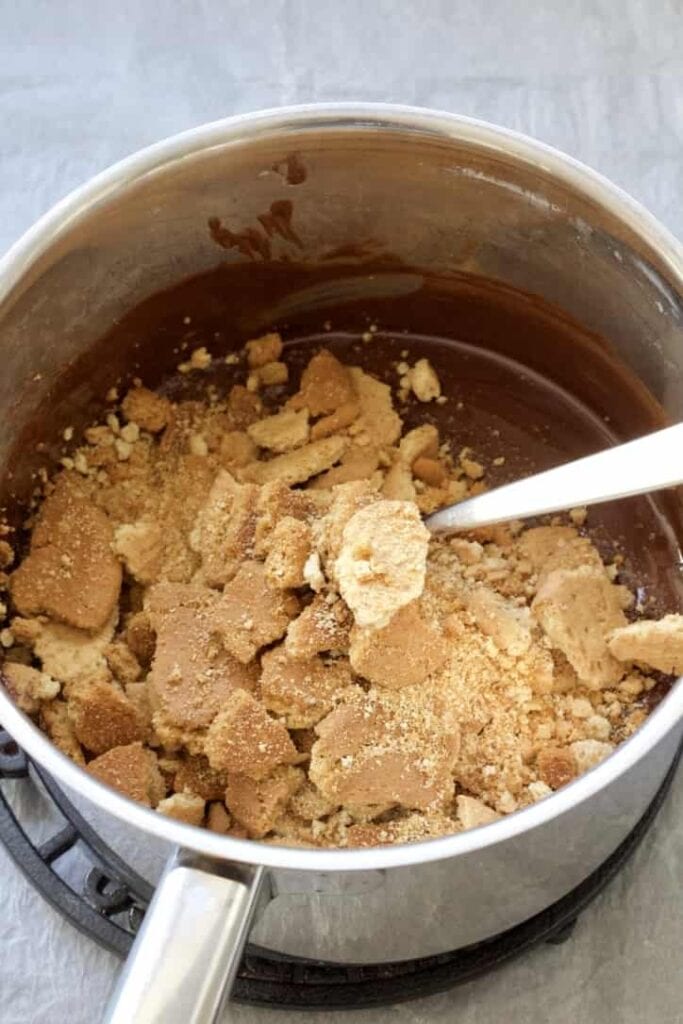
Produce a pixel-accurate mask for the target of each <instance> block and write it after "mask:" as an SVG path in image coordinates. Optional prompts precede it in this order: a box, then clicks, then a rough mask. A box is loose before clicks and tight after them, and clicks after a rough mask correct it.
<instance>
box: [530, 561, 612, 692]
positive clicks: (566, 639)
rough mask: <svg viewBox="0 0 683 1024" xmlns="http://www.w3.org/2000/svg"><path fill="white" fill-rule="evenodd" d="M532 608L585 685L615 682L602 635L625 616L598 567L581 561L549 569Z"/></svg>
mask: <svg viewBox="0 0 683 1024" xmlns="http://www.w3.org/2000/svg"><path fill="white" fill-rule="evenodd" d="M532 611H533V614H534V615H535V617H536V619H537V620H538V622H539V623H540V624H541V626H542V627H543V629H544V631H545V633H546V635H547V636H548V637H549V639H550V640H551V642H552V643H553V644H554V645H555V646H556V647H558V648H559V649H560V651H562V653H563V654H564V655H565V656H566V658H567V660H568V661H569V663H570V665H571V666H572V667H573V668H574V670H575V671H576V673H577V675H578V677H579V679H580V680H581V682H582V683H583V684H584V685H585V686H587V687H589V688H591V689H600V688H604V687H607V686H613V685H614V684H615V683H617V682H618V681H619V679H620V678H621V677H622V675H623V674H624V670H623V667H622V666H621V664H620V663H619V662H618V661H617V659H616V658H615V657H614V656H613V655H612V654H611V653H610V650H609V648H608V646H607V640H606V637H607V634H608V633H610V632H611V631H612V630H613V629H618V628H619V627H621V626H625V625H626V617H625V616H624V612H623V608H622V595H621V593H620V588H619V587H616V586H615V585H614V584H613V583H610V581H609V579H608V577H607V575H606V573H605V572H604V570H603V569H600V570H596V569H594V568H593V567H592V566H590V565H582V566H579V567H578V568H575V569H559V570H555V571H554V572H552V573H550V574H549V575H548V576H547V577H546V578H545V580H544V583H543V585H542V587H541V588H540V589H539V591H538V593H537V595H536V597H535V598H534V601H533V604H532Z"/></svg>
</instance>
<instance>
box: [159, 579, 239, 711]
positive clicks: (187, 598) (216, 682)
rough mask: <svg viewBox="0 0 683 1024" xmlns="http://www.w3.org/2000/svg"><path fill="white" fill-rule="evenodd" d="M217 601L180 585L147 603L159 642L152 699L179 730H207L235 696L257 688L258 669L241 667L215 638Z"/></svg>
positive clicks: (212, 594)
mask: <svg viewBox="0 0 683 1024" xmlns="http://www.w3.org/2000/svg"><path fill="white" fill-rule="evenodd" d="M218 600H219V595H218V594H217V593H216V592H214V591H211V590H209V589H208V588H207V587H200V586H197V585H193V584H179V583H175V584H173V583H164V584H158V585H157V586H156V587H153V588H152V589H151V591H150V594H149V598H148V600H147V605H146V608H147V612H148V614H149V617H150V620H151V623H152V625H153V627H154V629H155V631H156V636H157V640H156V650H155V654H154V659H153V661H152V668H151V671H150V674H149V677H148V682H149V687H150V693H151V695H152V700H153V703H154V705H155V707H156V708H158V710H159V712H160V713H161V715H162V716H163V718H164V720H165V721H166V722H167V723H169V724H170V725H173V726H176V727H177V728H179V729H181V730H187V731H193V730H197V729H201V728H205V727H206V726H208V725H209V724H210V722H211V721H212V719H213V718H214V716H215V715H216V713H217V712H218V711H219V709H220V708H221V707H222V706H223V704H224V703H225V701H226V699H227V698H229V697H230V695H231V694H232V693H233V691H235V690H237V689H242V690H251V689H253V688H254V686H255V685H256V675H257V672H256V668H255V667H254V666H247V665H243V664H242V663H241V662H239V661H238V660H237V659H236V658H234V657H233V656H232V655H231V654H229V653H228V651H226V650H225V648H224V646H223V644H222V643H221V642H220V640H219V639H218V638H217V637H216V636H215V632H214V625H213V622H212V618H211V616H212V612H213V611H214V610H215V608H216V604H217V602H218Z"/></svg>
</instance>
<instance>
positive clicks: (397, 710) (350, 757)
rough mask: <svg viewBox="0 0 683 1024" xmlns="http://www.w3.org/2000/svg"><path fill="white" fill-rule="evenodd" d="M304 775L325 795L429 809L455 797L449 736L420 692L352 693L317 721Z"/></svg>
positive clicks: (349, 801) (343, 801)
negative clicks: (413, 695)
mask: <svg viewBox="0 0 683 1024" xmlns="http://www.w3.org/2000/svg"><path fill="white" fill-rule="evenodd" d="M316 733H317V734H318V737H319V739H318V740H317V742H316V743H315V744H314V746H313V750H312V752H311V764H310V769H309V776H310V778H311V781H313V782H314V783H315V784H316V786H317V787H318V789H319V790H320V792H321V793H322V794H323V796H325V797H326V798H327V799H329V800H333V801H337V802H338V803H340V804H343V805H348V804H354V805H358V806H363V805H372V804H393V805H398V806H401V807H405V808H407V809H414V810H422V811H429V810H434V809H436V808H439V807H444V806H445V805H446V804H447V802H448V801H449V800H450V799H452V796H453V775H452V770H453V757H454V747H453V737H452V736H446V735H445V734H444V728H443V725H442V723H441V719H440V716H439V715H438V714H437V713H436V712H435V710H434V708H433V707H432V706H430V703H429V702H422V701H421V700H420V699H419V697H418V698H417V699H411V698H409V697H403V695H401V696H400V697H399V696H398V695H394V694H381V693H378V692H376V691H375V692H373V691H371V692H370V693H368V694H364V693H362V692H361V693H358V694H356V693H354V694H353V695H351V696H349V697H348V698H347V699H346V700H345V701H344V702H343V703H342V704H340V706H339V707H337V708H335V710H334V711H331V712H330V714H329V715H327V717H326V718H324V719H323V720H322V722H320V723H319V724H318V725H317V726H316Z"/></svg>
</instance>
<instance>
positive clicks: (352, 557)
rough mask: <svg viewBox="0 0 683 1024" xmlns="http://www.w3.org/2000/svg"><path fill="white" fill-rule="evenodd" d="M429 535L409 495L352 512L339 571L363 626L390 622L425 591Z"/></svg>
mask: <svg viewBox="0 0 683 1024" xmlns="http://www.w3.org/2000/svg"><path fill="white" fill-rule="evenodd" d="M429 536H430V535H429V531H428V530H427V529H426V527H425V526H424V525H423V523H422V519H421V518H420V513H419V512H418V510H417V507H416V506H415V505H414V504H412V503H411V502H407V501H378V502H376V503H374V504H371V505H367V506H366V507H365V508H362V509H360V510H359V511H358V512H356V513H355V515H353V516H352V517H351V519H350V520H349V521H348V523H347V524H346V526H345V528H344V534H343V540H342V548H341V551H340V553H339V557H338V558H337V560H336V563H335V568H334V572H335V576H336V578H337V581H338V583H339V590H340V593H341V595H342V597H343V598H344V600H345V601H346V603H347V605H348V606H349V608H350V609H351V611H352V612H353V616H354V619H355V621H356V624H357V625H358V626H374V627H380V626H386V625H387V624H388V623H389V621H390V619H391V617H392V616H393V615H394V614H395V613H396V612H397V611H398V610H399V608H402V607H403V606H404V605H407V604H410V602H411V601H413V600H414V599H415V598H417V597H419V596H420V594H421V593H422V591H423V589H424V582H425V574H426V571H427V550H428V547H429Z"/></svg>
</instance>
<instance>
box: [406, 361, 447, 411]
mask: <svg viewBox="0 0 683 1024" xmlns="http://www.w3.org/2000/svg"><path fill="white" fill-rule="evenodd" d="M407 377H408V382H409V385H410V387H411V389H412V392H413V394H414V395H415V397H416V398H417V400H418V402H432V401H434V399H436V398H439V397H440V396H441V384H440V382H439V378H438V377H437V375H436V371H435V370H434V367H433V366H432V364H431V363H430V362H429V360H428V359H418V361H417V362H416V363H415V366H414V367H413V368H412V370H409V371H408V374H407Z"/></svg>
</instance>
